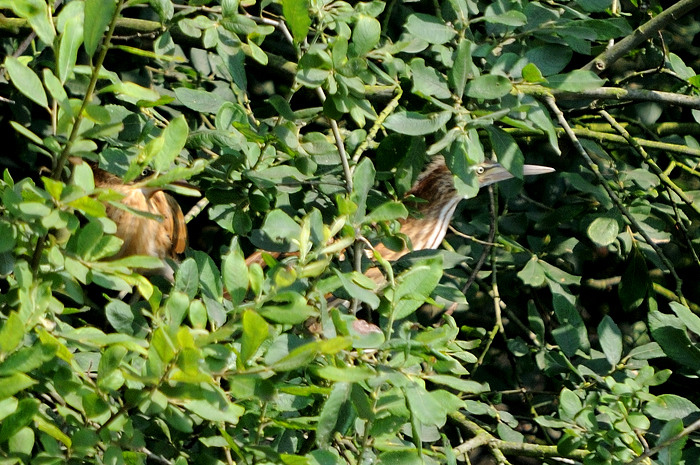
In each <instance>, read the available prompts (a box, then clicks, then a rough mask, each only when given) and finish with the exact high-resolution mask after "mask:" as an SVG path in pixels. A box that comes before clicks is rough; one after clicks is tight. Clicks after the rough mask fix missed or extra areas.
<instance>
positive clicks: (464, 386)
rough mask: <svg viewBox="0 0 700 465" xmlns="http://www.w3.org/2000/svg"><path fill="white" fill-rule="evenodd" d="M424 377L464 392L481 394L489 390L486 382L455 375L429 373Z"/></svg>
mask: <svg viewBox="0 0 700 465" xmlns="http://www.w3.org/2000/svg"><path fill="white" fill-rule="evenodd" d="M426 379H428V380H429V381H431V382H433V383H437V384H441V385H443V386H447V387H450V388H452V389H455V390H457V391H459V392H460V393H464V394H482V393H485V392H489V386H488V384H485V383H479V382H477V381H472V380H470V379H461V378H458V377H457V376H448V375H429V376H426Z"/></svg>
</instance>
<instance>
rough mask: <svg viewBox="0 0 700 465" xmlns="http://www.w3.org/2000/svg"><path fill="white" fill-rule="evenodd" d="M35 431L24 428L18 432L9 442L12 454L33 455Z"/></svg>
mask: <svg viewBox="0 0 700 465" xmlns="http://www.w3.org/2000/svg"><path fill="white" fill-rule="evenodd" d="M35 440H36V438H35V436H34V430H33V429H31V428H28V427H24V428H22V429H21V430H19V431H17V432H16V433H15V434H14V436H12V437H11V438H10V440H9V441H8V450H9V451H10V453H11V454H18V455H26V456H29V454H31V452H32V449H34V441H35Z"/></svg>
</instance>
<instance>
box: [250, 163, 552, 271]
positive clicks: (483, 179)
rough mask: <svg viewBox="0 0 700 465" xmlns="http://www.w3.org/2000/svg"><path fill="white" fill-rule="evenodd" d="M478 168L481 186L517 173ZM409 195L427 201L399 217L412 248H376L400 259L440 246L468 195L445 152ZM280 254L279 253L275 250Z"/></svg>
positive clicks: (535, 168)
mask: <svg viewBox="0 0 700 465" xmlns="http://www.w3.org/2000/svg"><path fill="white" fill-rule="evenodd" d="M474 170H476V175H477V180H478V183H479V188H482V187H485V186H488V185H490V184H494V183H497V182H500V181H505V180H506V179H511V178H513V177H514V176H513V175H512V174H511V173H510V172H508V170H506V169H505V168H504V167H503V166H501V165H500V164H498V163H493V162H485V163H481V164H478V165H475V166H474ZM552 171H554V169H553V168H550V167H548V166H539V165H524V166H523V175H524V176H531V175H535V174H544V173H551V172H552ZM408 195H413V196H415V197H418V198H420V199H422V200H424V202H420V203H414V205H413V207H414V208H415V210H417V212H418V213H419V215H418V216H409V217H408V218H405V219H402V220H399V222H400V223H401V229H400V232H401V233H403V234H405V235H406V236H407V237H408V238H409V239H410V243H411V249H409V248H404V249H402V250H398V251H397V250H392V249H389V248H388V247H386V246H385V245H384V244H381V243H380V244H377V245H376V246H375V250H376V251H378V252H379V253H380V254H381V255H382V257H384V258H385V259H387V260H389V261H394V260H398V259H399V258H401V257H402V256H404V255H406V254H407V253H408V252H409V251H410V250H423V249H436V248H437V247H438V246H439V245H440V243H442V240H443V239H444V238H445V234H446V233H447V227H448V226H449V224H450V220H451V219H452V215H453V214H454V212H455V209H456V208H457V204H458V203H459V202H460V200H462V199H463V198H464V197H462V196H461V195H459V194H458V193H457V189H456V188H455V186H454V181H453V174H452V172H451V171H450V170H449V168H448V167H447V165H446V164H445V159H444V158H443V157H441V156H438V157H435V159H434V160H433V161H432V162H431V163H430V164H428V166H427V167H426V168H425V170H423V172H422V173H421V174H420V175H419V176H418V179H416V182H415V183H414V184H413V187H411V189H410V190H409V192H408ZM272 255H273V256H274V255H278V254H274V253H273V254H272ZM246 263H247V264H248V265H250V264H251V263H259V264H263V263H264V262H263V260H262V255H261V253H260V252H259V251H258V252H255V253H254V254H252V255H251V256H250V257H248V258H247V259H246ZM365 274H366V275H367V276H369V277H370V278H372V279H373V280H374V281H375V282H377V283H383V282H384V278H383V276H382V274H381V272H380V270H379V269H378V268H370V269H368V270H367V271H366V272H365Z"/></svg>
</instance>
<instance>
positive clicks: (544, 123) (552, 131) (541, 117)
mask: <svg viewBox="0 0 700 465" xmlns="http://www.w3.org/2000/svg"><path fill="white" fill-rule="evenodd" d="M526 68H527V66H526ZM523 71H524V69H523ZM527 119H529V120H530V121H532V122H533V123H534V124H535V126H537V127H538V128H540V129H542V130H543V131H544V132H545V133H546V134H547V139H548V140H549V145H551V146H552V148H553V149H554V151H555V152H556V153H557V155H561V150H560V149H559V139H558V137H557V129H556V126H555V125H554V122H553V121H552V118H551V116H549V113H547V111H546V110H545V108H544V106H543V105H542V104H541V103H540V102H533V105H532V107H531V108H530V111H528V112H527Z"/></svg>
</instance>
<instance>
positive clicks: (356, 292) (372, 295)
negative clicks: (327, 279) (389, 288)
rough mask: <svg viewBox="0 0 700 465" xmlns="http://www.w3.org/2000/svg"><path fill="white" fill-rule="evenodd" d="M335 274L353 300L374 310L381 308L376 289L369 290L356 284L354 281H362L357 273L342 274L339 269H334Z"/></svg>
mask: <svg viewBox="0 0 700 465" xmlns="http://www.w3.org/2000/svg"><path fill="white" fill-rule="evenodd" d="M333 272H334V273H335V275H336V276H337V277H338V278H339V279H340V283H341V285H342V286H343V289H344V290H345V291H346V292H347V293H348V295H349V296H350V297H351V298H353V299H357V300H359V301H360V302H364V303H366V304H367V305H369V306H370V308H373V309H374V308H377V307H378V306H379V297H377V294H376V292H375V291H374V289H367V288H365V287H363V286H360V285H359V284H357V283H355V281H354V280H357V279H361V278H360V276H358V274H357V272H352V273H341V272H340V271H339V270H337V269H334V270H333ZM353 278H354V279H353Z"/></svg>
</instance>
